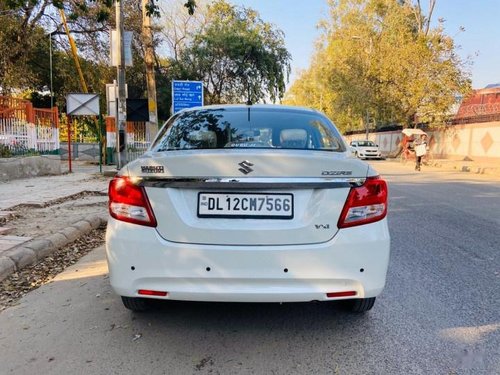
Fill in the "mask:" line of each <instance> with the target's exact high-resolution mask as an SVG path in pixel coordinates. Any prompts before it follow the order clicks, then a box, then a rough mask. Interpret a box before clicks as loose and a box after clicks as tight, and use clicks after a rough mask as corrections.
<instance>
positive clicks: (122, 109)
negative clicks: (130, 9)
mask: <svg viewBox="0 0 500 375" xmlns="http://www.w3.org/2000/svg"><path fill="white" fill-rule="evenodd" d="M115 10H116V32H117V34H118V37H117V39H118V48H117V49H116V52H117V54H118V62H119V64H118V68H117V83H118V97H117V98H116V99H117V103H118V108H117V111H116V121H115V124H116V130H117V134H116V135H117V137H116V155H117V158H118V160H117V168H118V169H121V168H122V167H123V166H124V165H125V164H127V98H126V92H125V43H124V42H123V36H124V28H123V0H120V1H115Z"/></svg>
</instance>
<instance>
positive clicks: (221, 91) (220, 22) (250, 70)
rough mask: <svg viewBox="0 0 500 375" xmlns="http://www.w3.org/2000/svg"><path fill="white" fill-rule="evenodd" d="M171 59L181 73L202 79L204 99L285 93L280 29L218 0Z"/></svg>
mask: <svg viewBox="0 0 500 375" xmlns="http://www.w3.org/2000/svg"><path fill="white" fill-rule="evenodd" d="M175 63H177V64H179V65H180V68H179V69H178V70H179V71H180V72H181V75H182V76H188V77H190V78H191V79H197V80H202V81H204V82H205V91H206V98H205V99H206V103H234V102H241V101H245V102H246V101H247V100H250V101H252V102H257V101H259V100H263V101H265V100H266V99H267V98H270V99H271V100H272V101H275V100H276V99H281V98H282V97H283V94H284V92H285V84H286V81H287V80H288V75H289V71H290V54H289V52H288V51H287V49H286V48H285V42H284V36H283V32H282V31H280V30H278V29H276V28H275V27H274V26H273V25H271V24H269V23H267V22H264V21H263V20H262V19H261V18H260V16H259V14H258V13H257V12H256V11H254V10H252V9H250V8H244V7H236V6H234V5H231V4H229V3H227V2H225V1H224V0H218V1H216V2H214V3H212V4H211V5H209V6H208V10H207V19H206V24H204V25H202V27H200V28H199V30H197V32H196V33H195V34H194V37H193V40H192V42H191V43H190V44H189V45H187V46H186V47H185V48H184V49H182V50H181V51H180V58H179V59H178V61H176V62H175ZM179 78H180V77H179Z"/></svg>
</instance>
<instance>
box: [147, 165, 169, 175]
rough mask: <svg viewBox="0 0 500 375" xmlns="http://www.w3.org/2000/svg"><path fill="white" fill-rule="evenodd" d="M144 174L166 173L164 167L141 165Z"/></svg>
mask: <svg viewBox="0 0 500 375" xmlns="http://www.w3.org/2000/svg"><path fill="white" fill-rule="evenodd" d="M141 172H142V173H165V167H164V166H163V165H141Z"/></svg>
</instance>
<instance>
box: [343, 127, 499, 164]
mask: <svg viewBox="0 0 500 375" xmlns="http://www.w3.org/2000/svg"><path fill="white" fill-rule="evenodd" d="M427 133H428V134H429V144H430V148H431V152H432V153H433V154H434V157H438V158H443V159H447V158H456V157H460V158H464V157H465V156H468V157H470V158H472V159H482V158H484V159H488V158H498V159H499V165H500V121H498V122H487V123H477V124H467V125H453V126H449V127H447V128H446V129H443V130H436V131H428V132H427ZM344 138H345V139H346V140H347V142H348V143H349V142H350V141H352V140H355V139H365V134H353V135H347V136H345V137H344ZM369 139H370V140H372V141H374V142H375V143H377V144H378V145H379V147H380V150H381V151H382V153H383V154H384V155H390V154H393V153H395V152H396V151H397V150H398V148H399V144H400V142H401V140H402V134H401V131H400V130H398V131H388V132H380V133H370V136H369Z"/></svg>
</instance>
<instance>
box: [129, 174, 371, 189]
mask: <svg viewBox="0 0 500 375" xmlns="http://www.w3.org/2000/svg"><path fill="white" fill-rule="evenodd" d="M269 180H271V179H270V178H252V179H250V178H240V179H238V178H233V179H227V178H226V179H214V178H158V177H146V178H141V179H140V180H139V181H138V185H139V186H145V187H155V188H184V189H214V190H220V189H231V190H244V189H266V190H282V189H339V188H350V187H355V186H361V185H363V183H364V182H365V180H366V178H335V179H334V178H329V179H316V178H304V179H300V178H295V179H284V178H278V179H276V178H273V179H272V180H273V181H272V182H270V181H269ZM279 180H283V181H279Z"/></svg>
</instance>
